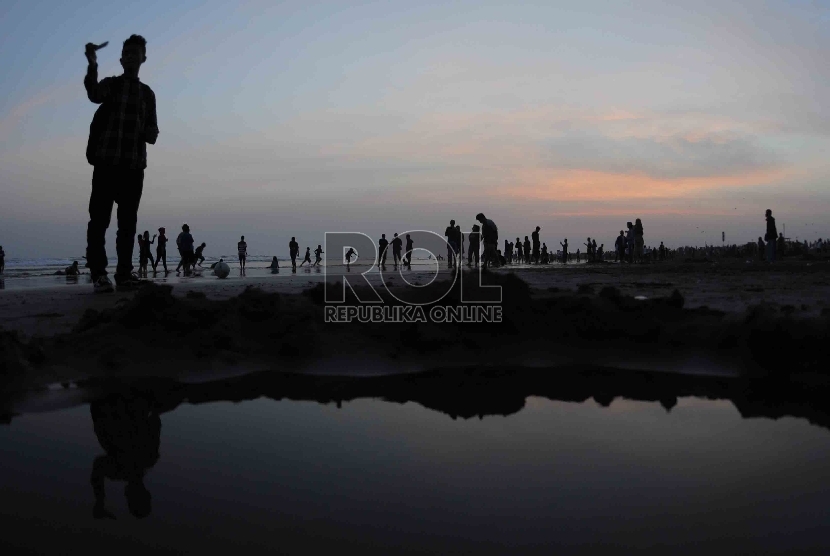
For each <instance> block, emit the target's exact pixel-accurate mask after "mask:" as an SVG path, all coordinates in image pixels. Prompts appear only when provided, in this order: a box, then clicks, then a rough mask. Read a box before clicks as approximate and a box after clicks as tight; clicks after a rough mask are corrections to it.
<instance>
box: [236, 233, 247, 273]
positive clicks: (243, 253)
mask: <svg viewBox="0 0 830 556" xmlns="http://www.w3.org/2000/svg"><path fill="white" fill-rule="evenodd" d="M236 253H237V255H239V270H240V272H242V273H244V272H245V261H246V260H247V259H248V244H247V243H246V242H245V236H242V237H240V238H239V242H238V243H237V244H236Z"/></svg>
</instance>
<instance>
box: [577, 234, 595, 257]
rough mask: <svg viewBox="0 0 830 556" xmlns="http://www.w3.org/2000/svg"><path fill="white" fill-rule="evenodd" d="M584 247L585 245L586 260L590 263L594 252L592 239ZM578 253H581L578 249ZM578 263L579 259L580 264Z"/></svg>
mask: <svg viewBox="0 0 830 556" xmlns="http://www.w3.org/2000/svg"><path fill="white" fill-rule="evenodd" d="M582 245H584V246H585V260H586V261H590V260H591V250H592V247H591V238H588V242H587V243H583V244H582ZM576 252H577V253H579V249H577V251H576ZM578 261H579V259H577V262H578Z"/></svg>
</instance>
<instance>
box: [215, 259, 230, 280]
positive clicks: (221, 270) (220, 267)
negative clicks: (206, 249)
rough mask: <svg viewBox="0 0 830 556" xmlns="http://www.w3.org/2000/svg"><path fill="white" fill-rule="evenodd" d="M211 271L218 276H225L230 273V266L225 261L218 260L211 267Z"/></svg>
mask: <svg viewBox="0 0 830 556" xmlns="http://www.w3.org/2000/svg"><path fill="white" fill-rule="evenodd" d="M213 273H214V274H215V275H217V276H218V277H219V278H227V277H228V274H230V273H231V267H229V266H228V265H227V263H224V262H221V261H220V262H218V263H216V266H214V267H213Z"/></svg>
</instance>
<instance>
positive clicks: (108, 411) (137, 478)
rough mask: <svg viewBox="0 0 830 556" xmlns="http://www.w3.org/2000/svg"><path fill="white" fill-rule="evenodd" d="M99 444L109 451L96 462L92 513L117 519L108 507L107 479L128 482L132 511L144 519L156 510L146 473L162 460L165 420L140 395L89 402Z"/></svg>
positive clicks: (93, 470)
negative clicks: (160, 447)
mask: <svg viewBox="0 0 830 556" xmlns="http://www.w3.org/2000/svg"><path fill="white" fill-rule="evenodd" d="M89 409H90V413H91V414H92V424H93V427H94V429H95V436H96V437H98V443H99V444H100V445H101V448H103V449H104V452H105V454H104V455H100V456H98V457H96V458H95V460H94V461H93V463H92V474H91V477H90V483H92V491H93V493H94V495H95V506H94V508H93V510H92V515H93V517H95V518H96V519H101V518H110V519H115V515H114V514H113V513H112V512H110V511H108V510H107V508H106V487H105V482H106V479H109V480H111V481H124V482H126V483H127V484H126V486H125V487H124V496H125V497H126V499H127V507H128V508H129V510H130V513H131V514H132V515H133V516H135V517H137V518H143V517H147V516H148V515H150V512H151V510H152V504H151V500H152V497H151V496H150V492H149V491H148V490H147V488H146V487H145V486H144V476H145V475H146V474H147V471H148V470H150V469H151V468H152V467H153V466H154V465H155V464H156V462H157V461H158V459H159V444H160V439H161V419H160V418H159V415H158V412H157V411H156V410H155V408H154V407H153V406H152V404H151V403H150V402H148V401H147V400H145V399H143V398H140V397H125V396H121V395H111V396H109V397H107V398H106V399H104V400H97V401H94V402H92V403H91V404H90V405H89Z"/></svg>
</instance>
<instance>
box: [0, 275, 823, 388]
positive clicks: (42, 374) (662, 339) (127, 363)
mask: <svg viewBox="0 0 830 556" xmlns="http://www.w3.org/2000/svg"><path fill="white" fill-rule="evenodd" d="M363 270H365V269H358V268H353V269H352V272H351V273H350V274H349V275H348V276H349V281H350V283H353V284H355V285H358V286H359V284H360V273H361V272H362V271H363ZM251 274H253V275H250V274H249V275H248V276H239V275H238V274H237V273H235V272H232V274H231V276H230V277H229V278H227V279H224V280H220V279H218V278H216V277H215V276H201V277H192V278H177V277H168V278H167V279H156V280H154V281H152V282H153V283H154V284H155V285H156V286H146V287H144V288H142V290H140V291H139V292H129V293H113V294H104V295H101V294H94V293H93V291H92V287H91V285H90V284H89V283H86V282H87V280H86V278H87V277H84V276H82V277H81V278H80V279H79V280H78V282H77V283H70V284H60V283H58V284H57V285H53V286H50V287H42V288H26V289H6V290H3V291H0V313H2V315H3V318H2V326H3V330H4V346H3V351H4V359H3V360H4V366H5V369H4V378H5V381H6V387H7V389H10V388H11V389H14V388H18V389H20V388H22V389H26V388H36V387H41V386H43V385H45V384H49V383H58V382H67V381H74V380H82V379H88V378H90V377H95V376H110V377H113V376H119V377H128V376H129V377H132V376H137V377H151V376H161V377H166V378H175V379H178V380H188V381H200V380H211V379H215V378H216V377H218V376H225V375H238V374H245V373H249V372H253V371H263V370H268V369H278V370H280V371H282V372H298V373H311V374H326V375H341V376H372V375H381V374H396V373H417V372H422V371H426V370H430V369H433V368H435V367H437V366H442V365H444V366H446V365H449V366H459V367H460V366H465V365H470V364H473V365H475V364H482V365H488V366H498V365H504V364H515V365H521V366H529V367H541V366H557V365H572V364H588V365H597V366H611V367H618V368H629V369H650V370H654V371H657V370H667V371H673V372H680V373H689V374H707V373H714V374H718V373H720V374H732V375H737V374H741V373H742V372H755V371H757V369H755V367H757V365H758V364H759V361H757V360H756V359H757V358H759V357H761V358H762V356H761V355H759V354H760V353H761V352H759V351H758V350H759V349H760V350H762V351H763V349H764V341H763V340H760V341H759V337H758V334H757V331H758V330H761V331H763V332H764V333H765V334H772V336H771V337H773V338H775V337H780V345H781V346H783V347H784V348H785V349H796V354H795V355H796V359H797V356H798V355H803V356H804V360H803V361H801V363H803V365H801V366H799V365H796V367H798V370H799V371H804V372H812V367H811V365H813V363H812V360H811V359H810V357H811V356H812V355H811V353H806V354H805V353H803V350H801V349H799V348H797V347H794V346H797V345H801V343H799V342H805V341H806V342H807V343H808V344H809V343H814V344H815V345H820V344H821V342H822V341H823V339H822V338H824V335H826V333H827V326H826V323H827V320H828V319H827V315H828V314H830V308H828V306H827V305H826V304H827V302H828V300H830V264H828V262H826V261H821V260H811V261H805V260H788V261H783V262H780V263H776V264H774V265H766V264H763V263H757V262H746V261H740V260H728V261H713V262H704V261H698V262H665V263H658V264H645V265H632V266H623V267H621V266H620V265H616V264H581V265H572V266H567V267H563V266H552V267H551V266H547V267H546V266H540V267H534V266H528V267H513V268H506V269H498V270H496V271H494V272H492V273H490V274H489V275H486V276H489V278H488V279H492V280H495V281H496V283H500V284H501V285H502V287H503V290H504V294H503V301H502V305H503V306H504V309H505V315H506V316H505V319H506V321H507V322H506V323H503V324H502V325H501V326H492V327H488V326H489V325H486V324H481V325H477V326H478V328H475V329H474V328H472V327H469V326H467V327H465V326H462V325H457V324H446V323H443V324H432V325H423V326H421V327H416V326H415V325H408V324H400V323H390V324H360V323H352V324H328V325H326V324H324V322H323V315H322V305H323V304H322V302H321V299H317V298H319V297H320V296H321V292H322V284H323V282H324V281H325V280H326V277H327V276H326V273H325V272H323V271H322V270H320V269H314V270H304V269H300V270H299V271H298V272H297V273H296V274H294V273H291V272H290V271H285V270H283V271H282V272H281V273H280V274H275V275H270V274H266V273H265V272H264V271H263V272H261V273H251ZM366 276H367V278H368V281H369V283H370V284H372V285H373V286H374V287H379V286H380V285H381V280H385V281H386V284H387V285H388V287H389V291H391V292H395V291H396V290H399V289H400V288H407V287H409V286H407V285H406V283H405V281H404V279H405V280H406V281H408V282H409V283H411V284H427V283H429V282H430V280H431V279H432V278H433V274H432V270H431V269H428V268H425V269H421V270H419V269H417V268H416V269H415V270H413V271H405V272H404V273H403V274H402V275H401V274H397V273H394V272H391V271H390V272H386V273H384V274H383V275H381V274H380V273H378V272H377V271H376V270H375V271H373V272H370V273H368V274H367V275H366ZM467 276H475V275H474V274H469V275H467ZM451 277H452V275H451V274H450V273H449V271H448V270H446V269H442V270H441V271H440V273H439V275H438V277H437V278H436V279H435V281H434V282H433V283H432V285H431V286H430V287H438V284H439V283H441V282H442V280H447V279H450V278H451ZM329 279H331V276H329ZM148 288H149V289H148ZM315 288H316V289H315ZM673 296H674V297H673ZM159 307H160V308H162V309H159V310H157V308H159ZM160 311H161V312H160ZM758 315H761V316H760V317H759V316H758ZM759 319H760V320H759ZM644 323H645V324H644ZM759 323H760V324H759ZM793 323H795V324H793ZM793 327H801V328H800V329H798V330H796V329H794V328H793ZM756 329H757V330H756ZM735 331H737V332H735ZM733 332H734V334H736V335H735V336H734V337H732V335H733ZM776 334H777V335H778V336H775V335H776ZM782 334H783V336H782ZM805 335H806V336H807V338H804V337H803V336H805ZM413 338H414V339H413ZM793 342H795V343H793ZM761 366H763V365H761Z"/></svg>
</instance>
